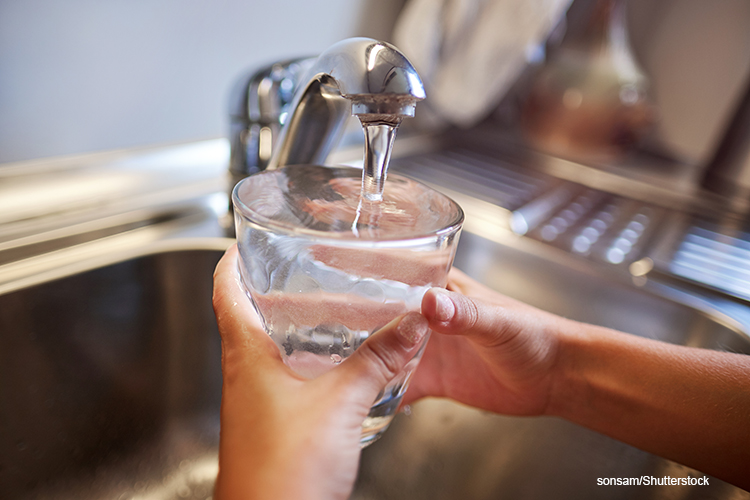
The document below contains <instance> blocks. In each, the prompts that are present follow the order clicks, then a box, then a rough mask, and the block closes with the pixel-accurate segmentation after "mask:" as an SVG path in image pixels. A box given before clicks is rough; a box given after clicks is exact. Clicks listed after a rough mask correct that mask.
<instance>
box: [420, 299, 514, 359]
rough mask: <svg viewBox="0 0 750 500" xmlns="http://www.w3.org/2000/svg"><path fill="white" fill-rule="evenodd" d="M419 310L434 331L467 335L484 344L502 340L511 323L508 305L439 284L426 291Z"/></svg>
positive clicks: (494, 343) (488, 344) (493, 343)
mask: <svg viewBox="0 0 750 500" xmlns="http://www.w3.org/2000/svg"><path fill="white" fill-rule="evenodd" d="M422 314H423V315H424V316H425V318H427V321H428V322H429V325H430V328H432V329H433V330H434V331H435V332H438V333H442V334H447V335H465V336H469V337H472V338H474V339H475V340H477V341H479V342H480V343H482V344H483V345H487V346H491V345H498V344H500V343H502V342H503V341H504V337H505V332H506V331H507V327H508V325H510V324H511V323H512V318H511V314H510V313H509V311H508V309H506V308H504V307H499V306H497V305H495V304H488V303H486V302H483V301H480V300H477V299H473V298H469V297H466V296H465V295H461V294H460V293H456V292H451V291H448V290H444V289H442V288H431V289H430V290H428V291H427V293H425V295H424V297H423V298H422Z"/></svg>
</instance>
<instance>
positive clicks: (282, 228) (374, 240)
mask: <svg viewBox="0 0 750 500" xmlns="http://www.w3.org/2000/svg"><path fill="white" fill-rule="evenodd" d="M288 167H294V168H304V167H323V168H330V169H337V170H351V171H353V172H354V171H356V172H360V173H361V172H362V169H361V168H358V167H351V166H345V165H334V166H328V165H289V166H287V167H283V168H280V169H275V170H264V171H262V172H257V173H255V174H252V175H250V176H248V177H245V178H244V179H242V180H241V181H239V182H238V183H237V184H236V185H235V186H234V188H233V189H232V205H233V207H234V211H235V214H239V215H240V216H241V217H242V218H243V219H244V220H245V221H247V222H249V223H250V224H251V225H253V226H255V227H256V228H257V229H261V230H265V231H269V232H272V233H274V234H284V235H290V236H295V237H301V238H309V239H315V240H319V241H325V240H330V241H335V242H336V244H338V245H341V244H346V243H353V244H357V246H361V245H362V244H363V243H367V244H368V246H382V245H381V244H383V245H385V244H387V246H389V247H391V248H397V247H398V246H399V245H398V244H394V243H397V242H404V245H405V246H406V245H412V244H414V243H415V241H418V240H425V241H430V240H434V239H435V238H436V237H440V236H445V235H449V234H451V233H455V232H458V231H459V230H460V229H461V227H462V225H463V222H464V218H465V215H464V211H463V209H462V208H461V205H459V204H458V203H457V202H456V201H455V200H453V199H452V198H451V197H449V196H448V195H446V194H444V193H442V192H440V191H438V190H437V189H435V188H432V187H430V186H428V185H427V184H425V183H423V182H420V181H418V180H416V179H413V178H411V177H408V176H405V175H401V174H397V173H388V178H389V179H391V178H394V177H395V178H400V179H404V180H408V181H411V182H415V183H417V184H419V185H420V186H422V187H424V188H425V189H426V190H429V191H433V192H435V193H436V194H437V195H439V196H441V197H443V198H445V199H446V200H448V202H449V203H450V205H451V206H453V207H455V208H456V217H455V218H453V219H452V220H451V221H450V222H449V223H448V224H446V225H445V226H443V227H442V228H440V229H437V230H435V231H430V232H429V233H425V232H415V233H414V234H404V235H401V236H394V237H392V238H390V237H384V238H382V237H368V236H367V235H361V236H357V235H355V234H354V233H352V232H345V231H341V232H335V231H320V230H317V229H309V228H304V227H299V226H294V225H292V224H287V223H283V222H279V221H275V220H273V219H271V218H269V217H266V216H263V215H260V214H258V213H257V212H255V211H254V210H252V209H251V208H250V207H248V206H247V205H246V204H245V203H244V202H243V201H242V200H241V199H240V196H239V190H240V187H241V186H242V185H243V184H245V183H248V182H252V180H253V179H254V178H257V177H258V176H262V175H274V173H276V172H280V171H282V170H283V169H284V168H288ZM386 182H387V181H386Z"/></svg>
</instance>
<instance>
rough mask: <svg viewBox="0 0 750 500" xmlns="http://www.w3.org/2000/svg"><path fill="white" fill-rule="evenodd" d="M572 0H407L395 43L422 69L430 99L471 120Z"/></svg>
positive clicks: (453, 119) (459, 120)
mask: <svg viewBox="0 0 750 500" xmlns="http://www.w3.org/2000/svg"><path fill="white" fill-rule="evenodd" d="M571 1H572V0H410V1H409V3H407V4H406V6H405V7H404V10H403V11H402V13H401V14H400V16H399V19H398V20H397V22H396V26H395V28H394V40H393V41H394V43H395V45H396V46H397V47H398V48H399V49H400V50H401V51H403V52H404V54H406V56H407V57H408V58H409V60H410V61H411V62H412V64H413V65H414V67H415V68H416V69H417V71H418V72H419V74H420V76H421V77H422V80H423V81H424V84H425V88H426V90H427V101H426V102H427V103H428V105H429V107H430V108H431V109H432V110H433V111H434V112H435V113H437V114H438V115H439V116H440V117H441V118H442V119H443V120H445V121H447V122H449V123H452V124H454V125H458V126H463V127H469V126H471V125H474V124H476V123H477V122H478V121H480V120H482V119H483V118H485V117H486V116H487V115H488V114H489V113H490V112H491V111H492V110H493V109H494V108H495V107H496V106H497V104H498V103H499V101H500V99H501V98H502V96H503V95H504V94H505V92H506V91H507V90H508V88H509V87H510V86H511V85H512V84H513V82H514V81H515V80H516V78H517V77H518V75H519V74H520V73H521V71H523V69H524V66H525V64H526V54H527V51H528V50H529V49H530V48H533V47H537V46H538V45H539V44H540V43H542V42H543V41H544V40H545V39H546V38H547V36H548V35H549V33H550V31H551V30H552V29H553V28H554V27H555V26H556V24H557V23H558V21H559V20H560V18H561V16H562V15H564V13H565V11H566V10H567V8H568V6H569V5H570V3H571Z"/></svg>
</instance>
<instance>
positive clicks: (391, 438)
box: [0, 232, 750, 500]
mask: <svg viewBox="0 0 750 500" xmlns="http://www.w3.org/2000/svg"><path fill="white" fill-rule="evenodd" d="M219 246H220V245H214V247H219ZM550 255H552V254H550ZM550 255H547V256H545V255H544V254H543V252H542V253H538V252H534V251H529V250H528V249H522V248H516V247H513V246H512V245H502V244H499V243H497V242H493V241H490V240H488V239H484V238H482V237H480V236H477V235H476V234H473V233H471V232H466V233H464V235H463V236H462V239H461V243H460V245H459V251H458V256H457V258H456V266H457V267H459V268H461V269H463V270H464V271H466V272H467V273H468V274H470V275H473V276H474V277H476V278H479V279H481V280H482V281H483V282H485V283H486V284H488V285H489V286H491V287H493V288H495V289H497V290H499V291H501V292H503V293H506V294H508V295H510V296H513V297H516V298H518V299H521V300H524V301H526V302H529V303H531V304H533V305H536V306H538V307H541V308H544V309H547V310H549V311H552V312H555V313H558V314H564V315H566V316H568V317H572V318H574V319H578V320H582V321H588V322H592V323H597V324H601V325H606V326H609V327H612V328H617V329H621V330H625V331H629V332H632V333H635V334H638V335H644V336H648V337H654V338H659V339H662V340H665V341H668V342H674V343H680V344H687V345H694V346H700V347H705V348H710V349H725V350H731V351H737V352H745V353H750V343H749V342H748V337H747V336H746V335H745V333H744V332H741V331H738V329H737V328H734V327H731V325H729V326H728V325H727V324H725V322H723V321H721V318H720V317H712V316H711V315H710V314H706V313H705V311H704V312H700V311H698V310H697V309H693V308H689V307H686V306H684V305H681V304H679V303H677V302H673V301H670V300H667V299H665V298H662V297H660V296H657V295H654V294H653V293H651V292H650V291H648V289H641V288H637V287H634V286H632V285H628V284H625V283H620V282H618V281H617V280H611V279H608V277H607V276H606V275H603V274H597V273H596V271H590V272H583V271H582V270H581V269H577V268H576V267H575V266H574V265H568V264H567V263H565V262H561V261H560V260H558V259H557V258H553V257H551V256H550ZM220 256H221V251H219V250H205V249H204V250H181V251H163V252H157V253H154V254H150V255H143V256H138V257H135V258H129V259H128V260H125V261H122V262H119V263H115V264H112V265H107V266H105V267H101V268H98V269H94V270H90V271H86V272H82V273H78V274H75V275H72V276H69V277H66V278H62V279H58V280H54V281H49V282H45V283H41V284H36V285H34V286H30V287H26V288H21V289H19V290H15V291H12V292H9V293H6V294H4V295H0V331H1V332H2V335H0V384H2V385H1V386H0V498H13V499H25V498H34V499H37V498H38V499H45V498H54V499H68V498H70V499H78V500H85V499H94V498H97V499H98V498H116V499H123V500H124V499H129V498H130V499H154V500H156V499H180V498H193V499H207V498H209V497H210V496H211V494H212V485H213V481H214V478H215V475H216V471H217V444H218V429H219V426H218V424H219V422H218V410H219V402H220V397H221V371H220V342H219V336H218V332H217V329H216V326H215V322H214V316H213V311H212V308H211V287H212V272H213V269H214V266H215V265H216V262H217V261H218V259H219V258H220ZM686 474H693V475H695V476H699V477H700V476H702V475H703V474H702V473H700V472H697V471H692V470H690V469H688V468H686V467H683V466H681V465H678V464H675V463H673V462H670V461H667V460H664V459H661V458H658V457H655V456H653V455H650V454H648V453H645V452H642V451H639V450H637V449H635V448H632V447H629V446H626V445H624V444H622V443H619V442H617V441H614V440H612V439H609V438H607V437H605V436H602V435H600V434H597V433H594V432H591V431H588V430H586V429H583V428H581V427H578V426H576V425H573V424H570V423H567V422H565V421H562V420H559V419H554V418H512V417H502V416H497V415H492V414H488V413H486V412H481V411H477V410H473V409H470V408H466V407H464V406H460V405H458V404H455V403H452V402H449V401H446V400H436V399H428V400H423V401H421V402H419V403H416V404H415V405H413V406H412V408H411V412H410V414H409V415H406V414H402V415H399V416H398V417H397V418H396V419H395V421H394V422H393V424H392V426H391V429H390V430H389V431H388V432H387V433H386V434H385V435H384V437H383V438H382V439H381V440H380V441H379V442H377V443H375V444H373V445H372V446H371V447H369V448H367V449H365V450H364V453H363V457H362V465H361V471H360V476H359V478H358V481H357V485H356V489H355V492H354V494H353V496H352V498H353V499H361V500H364V499H399V498H405V499H406V498H408V499H420V498H425V499H427V498H429V499H443V498H445V499H455V498H461V499H489V498H498V497H501V498H525V499H537V498H539V499H547V498H607V499H611V498H697V497H701V498H704V497H711V498H732V499H738V498H750V493H747V492H743V491H742V490H739V489H737V488H734V487H732V486H730V485H728V484H726V483H723V482H721V481H719V480H716V479H713V478H712V479H711V480H710V485H709V486H695V487H681V486H680V487H678V486H668V487H656V486H655V487H646V486H641V487H605V486H597V484H596V479H597V478H600V477H601V478H604V477H640V476H642V475H651V476H655V477H662V476H664V475H671V476H673V477H677V476H685V475H686Z"/></svg>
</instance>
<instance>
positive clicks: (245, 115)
mask: <svg viewBox="0 0 750 500" xmlns="http://www.w3.org/2000/svg"><path fill="white" fill-rule="evenodd" d="M314 61H315V57H306V58H296V59H289V60H286V61H279V62H277V63H274V64H271V65H268V66H265V67H262V68H260V69H258V70H255V71H253V72H252V73H251V74H249V75H246V76H244V77H242V78H240V79H239V80H238V81H237V84H236V86H235V88H234V89H233V90H232V94H231V97H230V111H229V118H230V144H231V155H230V161H229V171H230V173H231V175H232V178H233V181H234V182H233V183H232V186H234V184H236V183H237V182H238V181H239V180H241V179H243V178H245V177H247V176H248V175H250V174H254V173H256V172H259V171H261V170H265V169H266V167H267V165H268V161H269V160H270V159H271V152H272V150H273V144H274V142H276V140H277V139H278V135H279V132H280V131H281V127H282V126H283V124H284V121H285V120H286V118H287V116H288V112H289V106H290V104H291V102H292V100H293V98H294V93H295V91H296V90H297V87H298V86H299V82H300V81H301V76H302V75H303V74H305V72H306V71H307V70H308V69H309V68H310V66H311V65H312V63H313V62H314Z"/></svg>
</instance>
